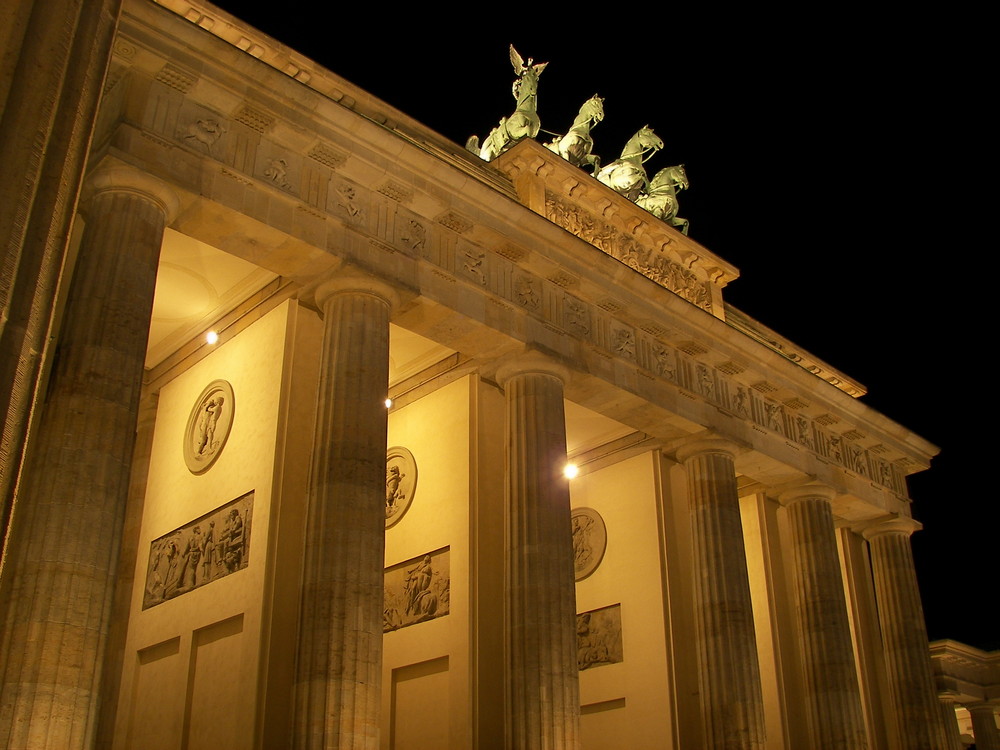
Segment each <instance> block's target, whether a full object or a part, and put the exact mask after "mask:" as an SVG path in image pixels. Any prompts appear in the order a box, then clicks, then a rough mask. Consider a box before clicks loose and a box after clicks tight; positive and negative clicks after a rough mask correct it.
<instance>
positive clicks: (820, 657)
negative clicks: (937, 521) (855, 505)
mask: <svg viewBox="0 0 1000 750" xmlns="http://www.w3.org/2000/svg"><path fill="white" fill-rule="evenodd" d="M833 495H834V493H833V491H832V490H830V489H828V488H826V487H821V486H816V485H811V486H806V487H801V488H796V489H795V490H792V491H790V492H786V493H784V494H783V495H782V496H781V498H780V500H781V502H782V503H784V504H785V505H786V507H787V510H788V525H789V529H790V531H791V542H792V566H793V568H794V570H795V605H796V606H795V609H796V616H797V620H798V629H799V639H800V644H801V648H802V666H803V668H804V670H805V689H806V701H807V707H808V710H809V729H810V733H811V738H812V742H811V747H814V748H817V750H819V749H820V748H845V749H846V748H852V749H860V748H866V747H868V738H867V735H866V732H865V725H864V716H863V714H862V712H861V692H860V688H859V686H858V675H857V667H856V665H855V662H854V648H853V645H852V643H851V628H850V622H849V620H848V617H847V601H846V599H845V598H844V582H843V577H842V575H841V572H840V558H839V556H838V554H837V537H836V530H835V528H834V525H833V510H832V508H831V507H830V500H831V499H832V498H833Z"/></svg>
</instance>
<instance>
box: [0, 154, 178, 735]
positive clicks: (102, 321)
mask: <svg viewBox="0 0 1000 750" xmlns="http://www.w3.org/2000/svg"><path fill="white" fill-rule="evenodd" d="M90 189H91V191H92V195H90V197H89V199H88V200H86V201H85V203H84V216H85V219H86V230H85V232H84V236H83V242H82V245H81V247H80V254H79V259H78V260H77V264H76V270H75V273H74V275H73V280H72V282H71V286H70V292H69V298H68V301H67V307H66V313H65V322H64V324H63V328H62V333H61V336H60V339H59V344H58V356H57V362H56V365H55V368H54V370H53V372H52V375H51V382H50V387H49V393H48V399H47V401H46V403H45V404H44V405H43V407H42V409H43V411H42V415H41V418H40V422H39V426H38V430H37V433H36V437H35V439H34V442H33V445H32V449H31V452H30V454H29V456H28V462H27V464H26V469H25V476H24V479H23V481H22V484H21V489H20V492H19V493H18V500H17V503H16V505H15V506H14V511H13V515H12V518H11V525H10V536H9V541H8V549H7V555H8V556H7V559H6V562H5V565H4V568H3V571H2V576H0V612H2V613H3V620H2V621H0V627H2V642H0V659H2V661H0V681H2V683H0V746H2V747H59V748H84V747H88V746H90V745H91V744H92V742H93V735H94V730H95V720H96V714H97V705H98V700H97V696H98V692H99V689H100V678H101V672H100V665H101V659H102V656H103V650H104V646H105V643H106V637H107V632H108V621H109V613H110V609H111V602H112V596H113V590H114V576H115V563H116V561H117V558H118V545H119V540H120V536H121V527H122V520H123V517H124V511H125V504H126V498H127V495H128V483H129V462H130V459H131V456H132V446H133V443H134V440H135V428H136V415H137V411H138V405H139V390H140V386H141V384H142V373H143V363H144V360H145V356H146V338H147V335H148V332H149V316H150V311H151V309H152V304H153V290H154V287H155V280H156V267H157V260H158V258H159V253H160V244H161V242H162V240H163V229H164V226H165V225H166V222H167V221H168V218H169V217H170V215H171V214H172V213H173V212H174V211H175V210H176V198H175V197H174V196H173V195H172V194H171V193H170V192H169V191H168V190H167V189H166V188H165V186H163V185H162V184H161V183H159V182H158V181H155V180H153V178H150V177H148V176H146V175H144V174H142V173H139V172H136V171H134V170H132V169H130V168H125V167H118V168H111V169H106V170H102V171H100V172H98V173H97V174H96V175H95V176H94V177H93V178H92V179H91V180H90Z"/></svg>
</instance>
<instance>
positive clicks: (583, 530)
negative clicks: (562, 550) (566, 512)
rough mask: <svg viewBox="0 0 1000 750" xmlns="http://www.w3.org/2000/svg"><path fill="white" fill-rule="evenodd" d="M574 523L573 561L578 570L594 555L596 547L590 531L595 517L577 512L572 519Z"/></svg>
mask: <svg viewBox="0 0 1000 750" xmlns="http://www.w3.org/2000/svg"><path fill="white" fill-rule="evenodd" d="M571 523H572V525H573V562H574V567H575V568H576V570H578V571H579V570H582V569H583V568H584V567H586V565H587V563H588V562H590V558H591V557H593V556H594V547H593V544H592V543H591V539H590V531H591V528H592V527H593V525H594V519H593V518H591V517H590V516H587V515H583V514H582V513H576V514H574V515H573V517H572V521H571Z"/></svg>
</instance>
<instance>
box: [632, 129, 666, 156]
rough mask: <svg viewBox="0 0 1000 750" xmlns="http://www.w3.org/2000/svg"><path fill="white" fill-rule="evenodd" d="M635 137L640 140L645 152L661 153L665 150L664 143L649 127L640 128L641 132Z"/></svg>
mask: <svg viewBox="0 0 1000 750" xmlns="http://www.w3.org/2000/svg"><path fill="white" fill-rule="evenodd" d="M635 137H636V138H637V139H638V141H639V145H640V146H642V150H643V151H649V150H652V151H659V150H660V149H661V148H663V141H661V140H660V137H659V136H658V135H657V134H656V133H654V132H653V131H652V129H651V128H650V127H649V125H643V126H642V127H641V128H639V132H638V133H636V134H635Z"/></svg>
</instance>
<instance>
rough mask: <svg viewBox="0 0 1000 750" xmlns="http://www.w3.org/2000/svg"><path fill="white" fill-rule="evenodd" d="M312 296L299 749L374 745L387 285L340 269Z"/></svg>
mask: <svg viewBox="0 0 1000 750" xmlns="http://www.w3.org/2000/svg"><path fill="white" fill-rule="evenodd" d="M316 296H317V302H318V303H319V305H320V307H321V309H322V311H323V319H324V333H323V352H322V359H321V365H320V367H321V370H320V386H319V401H318V406H317V413H316V434H315V439H314V442H313V461H312V475H311V478H310V487H309V500H308V502H309V508H308V516H307V519H308V520H307V527H306V549H305V568H304V571H303V582H302V604H301V617H300V624H299V646H298V664H297V675H296V688H295V689H296V696H295V704H296V717H295V738H294V746H295V747H296V748H299V749H301V750H319V749H320V748H323V749H324V750H326V749H334V748H335V749H336V750H378V748H379V714H380V710H379V709H380V704H381V700H382V693H381V683H382V679H381V677H382V588H383V565H384V553H385V451H386V431H387V424H388V422H387V411H386V407H385V398H386V395H387V392H388V387H389V312H390V307H391V301H392V292H391V290H389V289H388V288H385V287H383V286H381V285H380V284H378V283H377V282H374V280H368V279H365V278H364V277H354V276H350V275H344V276H343V277H339V278H337V279H335V280H333V281H332V282H330V283H329V284H327V285H324V286H321V287H320V289H319V290H318V292H317V295H316Z"/></svg>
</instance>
